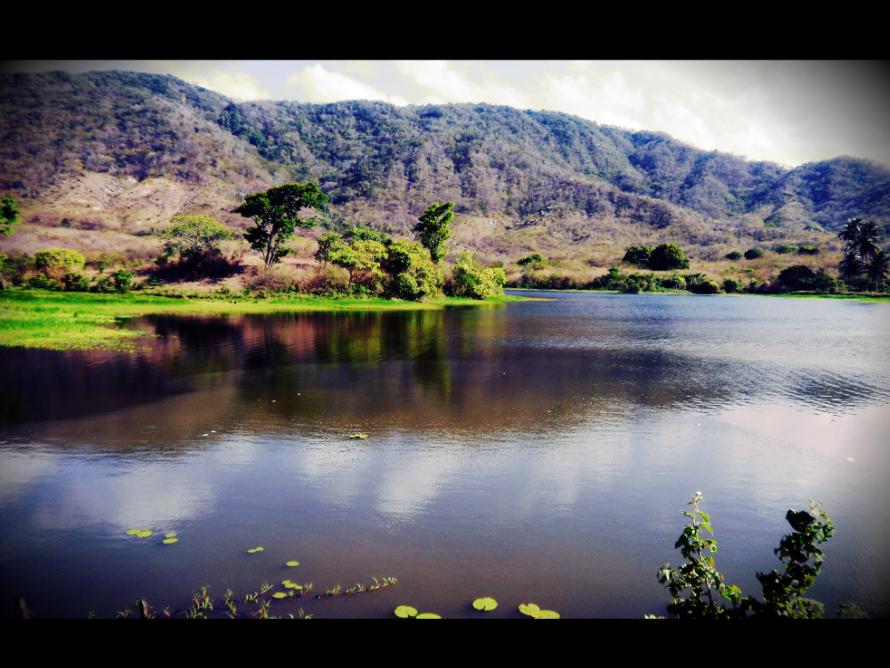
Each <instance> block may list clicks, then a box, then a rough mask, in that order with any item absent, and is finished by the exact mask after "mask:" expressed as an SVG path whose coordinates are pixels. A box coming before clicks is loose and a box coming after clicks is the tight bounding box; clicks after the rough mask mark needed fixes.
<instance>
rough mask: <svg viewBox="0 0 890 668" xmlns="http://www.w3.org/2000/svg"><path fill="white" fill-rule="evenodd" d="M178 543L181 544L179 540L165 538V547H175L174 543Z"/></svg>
mask: <svg viewBox="0 0 890 668" xmlns="http://www.w3.org/2000/svg"><path fill="white" fill-rule="evenodd" d="M178 542H179V539H178V538H165V539H164V545H173V543H178Z"/></svg>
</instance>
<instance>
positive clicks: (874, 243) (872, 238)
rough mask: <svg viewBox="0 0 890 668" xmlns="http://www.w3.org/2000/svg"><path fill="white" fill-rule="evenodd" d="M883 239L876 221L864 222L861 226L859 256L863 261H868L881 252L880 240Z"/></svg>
mask: <svg viewBox="0 0 890 668" xmlns="http://www.w3.org/2000/svg"><path fill="white" fill-rule="evenodd" d="M880 239H881V231H880V230H879V229H878V226H877V224H876V223H875V222H874V221H871V220H870V221H868V222H865V223H862V225H861V226H860V228H859V257H861V258H862V261H863V262H866V263H867V262H868V261H869V260H871V259H872V258H873V257H875V255H877V254H878V253H880V252H881V249H880V248H878V242H879V241H880Z"/></svg>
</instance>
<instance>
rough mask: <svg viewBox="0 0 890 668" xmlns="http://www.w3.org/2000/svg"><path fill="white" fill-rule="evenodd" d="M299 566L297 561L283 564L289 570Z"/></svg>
mask: <svg viewBox="0 0 890 668" xmlns="http://www.w3.org/2000/svg"><path fill="white" fill-rule="evenodd" d="M299 565H300V562H299V561H288V562H287V563H286V564H285V566H290V567H291V568H293V567H294V566H299Z"/></svg>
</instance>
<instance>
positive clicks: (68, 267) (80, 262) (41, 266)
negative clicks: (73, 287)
mask: <svg viewBox="0 0 890 668" xmlns="http://www.w3.org/2000/svg"><path fill="white" fill-rule="evenodd" d="M84 264H86V260H85V259H84V257H83V255H81V254H80V253H78V252H77V251H75V250H71V249H68V248H46V249H44V250H41V251H37V252H36V253H34V268H35V269H37V271H40V272H43V273H44V274H46V275H47V276H48V277H50V278H54V279H58V278H61V276H62V275H63V274H66V273H68V272H71V271H79V270H81V269H83V267H84Z"/></svg>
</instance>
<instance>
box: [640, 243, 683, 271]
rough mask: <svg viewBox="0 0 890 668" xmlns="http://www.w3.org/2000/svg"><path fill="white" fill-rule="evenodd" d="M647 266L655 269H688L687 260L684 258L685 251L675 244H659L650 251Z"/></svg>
mask: <svg viewBox="0 0 890 668" xmlns="http://www.w3.org/2000/svg"><path fill="white" fill-rule="evenodd" d="M649 267H650V268H651V269H655V270H656V271H662V270H665V269H688V268H689V260H687V259H686V253H685V252H684V251H683V249H682V248H680V246H678V245H677V244H661V245H660V246H656V247H655V249H654V250H653V251H652V255H651V257H650V258H649Z"/></svg>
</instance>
